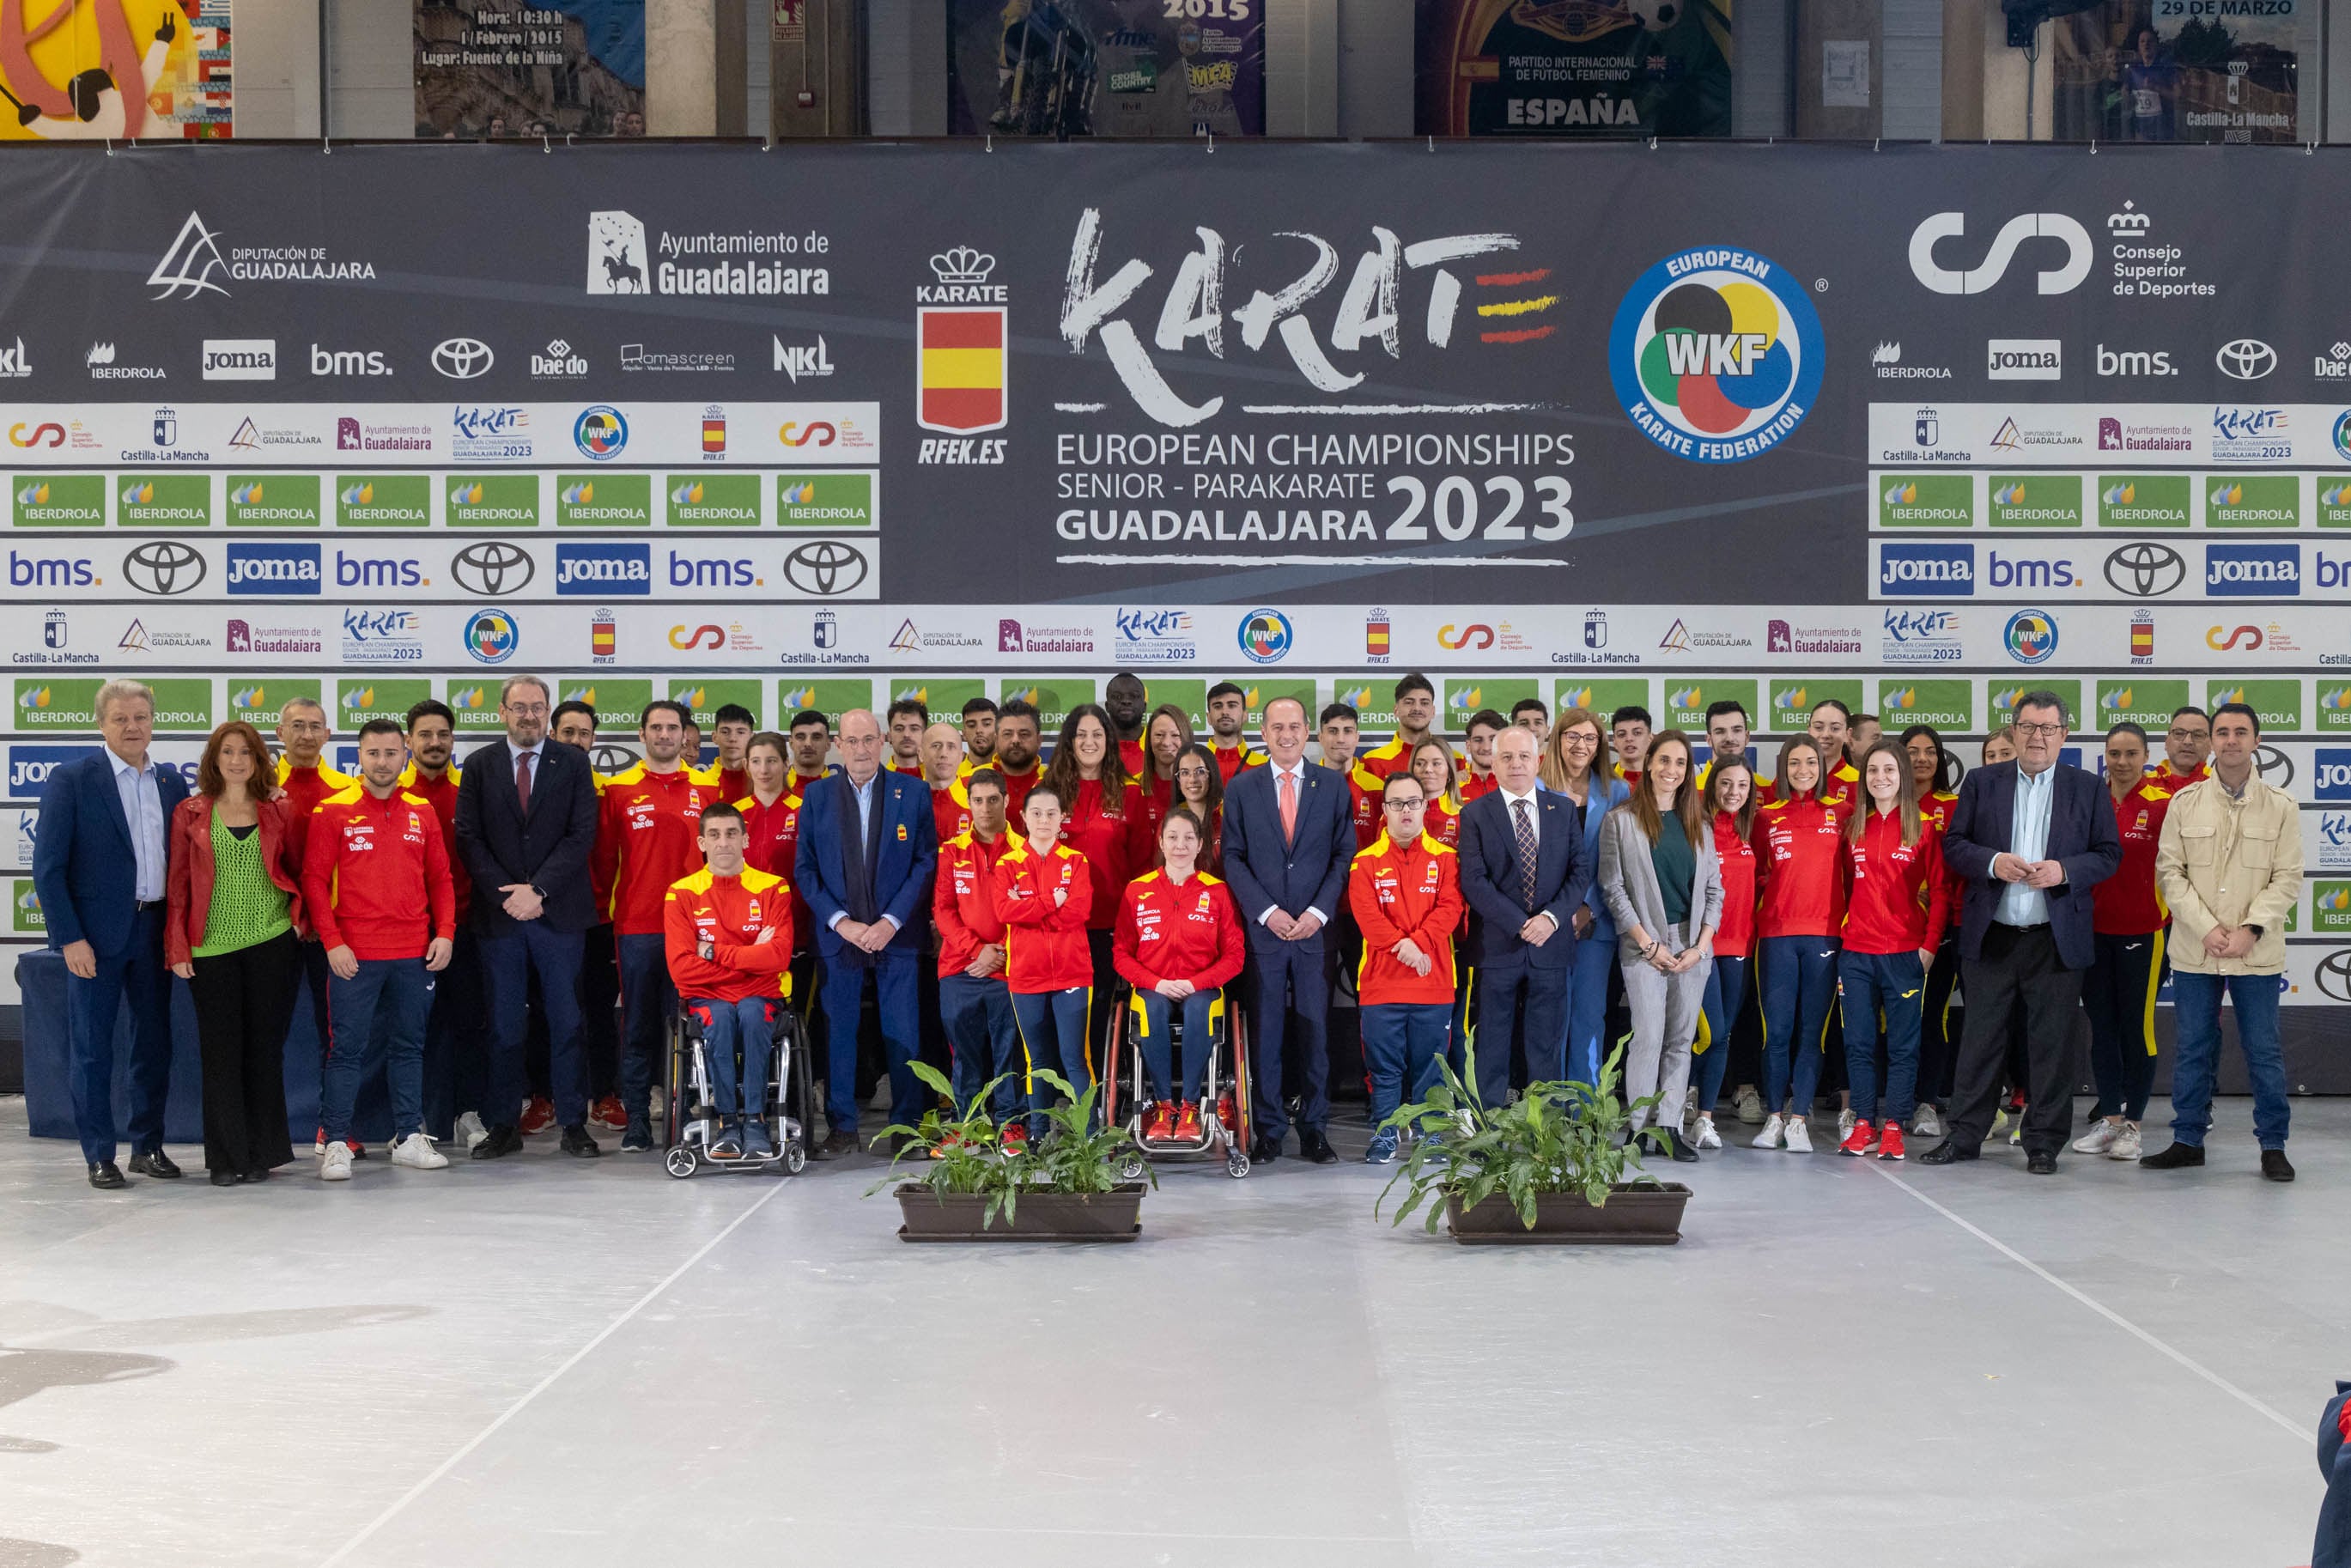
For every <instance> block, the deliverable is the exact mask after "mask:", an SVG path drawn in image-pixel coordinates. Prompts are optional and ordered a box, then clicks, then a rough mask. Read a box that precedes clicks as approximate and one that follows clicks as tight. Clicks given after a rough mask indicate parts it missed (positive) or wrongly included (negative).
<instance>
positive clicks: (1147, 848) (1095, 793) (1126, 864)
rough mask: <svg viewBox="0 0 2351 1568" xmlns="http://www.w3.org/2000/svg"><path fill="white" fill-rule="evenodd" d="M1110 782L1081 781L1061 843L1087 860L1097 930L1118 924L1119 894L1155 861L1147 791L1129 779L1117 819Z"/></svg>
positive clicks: (1064, 823) (1063, 821)
mask: <svg viewBox="0 0 2351 1568" xmlns="http://www.w3.org/2000/svg"><path fill="white" fill-rule="evenodd" d="M1104 782H1105V781H1104V780H1103V779H1079V780H1078V798H1077V799H1076V800H1072V801H1071V803H1070V814H1069V815H1068V816H1066V817H1064V818H1062V819H1061V841H1062V842H1063V843H1064V844H1065V845H1067V846H1068V847H1069V848H1071V849H1073V850H1076V851H1077V852H1079V853H1080V854H1081V855H1083V856H1085V857H1086V871H1087V873H1088V875H1089V876H1090V877H1091V879H1092V881H1091V886H1092V891H1093V907H1092V911H1091V912H1090V913H1089V914H1088V915H1087V920H1086V923H1087V924H1088V925H1091V926H1092V927H1093V929H1095V930H1096V931H1109V930H1112V929H1113V928H1115V927H1116V926H1117V925H1118V894H1119V890H1120V889H1121V888H1123V887H1124V886H1125V885H1126V883H1127V879H1128V877H1130V876H1131V875H1133V874H1134V868H1135V867H1136V866H1143V865H1149V864H1150V863H1151V860H1152V842H1151V815H1150V813H1149V812H1148V811H1147V810H1144V804H1143V787H1142V786H1141V785H1139V784H1136V783H1134V782H1132V781H1129V783H1128V784H1127V786H1126V788H1125V789H1123V790H1122V791H1120V794H1119V807H1118V812H1119V814H1118V815H1117V816H1115V817H1113V816H1112V815H1110V814H1109V813H1108V812H1107V811H1106V810H1104V809H1103V805H1102V797H1103V794H1104V789H1103V785H1104ZM1023 799H1024V800H1025V799H1026V797H1025V796H1024V797H1023ZM1013 989H1015V990H1018V989H1019V987H1018V986H1016V987H1014V988H1013Z"/></svg>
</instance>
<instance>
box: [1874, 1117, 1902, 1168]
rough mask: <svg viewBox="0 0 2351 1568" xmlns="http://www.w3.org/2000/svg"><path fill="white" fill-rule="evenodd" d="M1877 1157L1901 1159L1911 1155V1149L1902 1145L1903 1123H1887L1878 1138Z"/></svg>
mask: <svg viewBox="0 0 2351 1568" xmlns="http://www.w3.org/2000/svg"><path fill="white" fill-rule="evenodd" d="M1877 1157H1878V1158H1879V1159H1881V1160H1899V1159H1907V1157H1909V1151H1907V1149H1905V1148H1903V1146H1902V1126H1901V1124H1899V1123H1897V1122H1888V1123H1886V1127H1885V1130H1884V1132H1883V1133H1882V1134H1880V1135H1879V1139H1878V1145H1877Z"/></svg>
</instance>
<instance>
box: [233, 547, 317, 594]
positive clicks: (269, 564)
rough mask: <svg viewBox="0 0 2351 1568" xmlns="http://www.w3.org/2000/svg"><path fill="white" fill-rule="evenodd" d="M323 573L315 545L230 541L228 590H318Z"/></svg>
mask: <svg viewBox="0 0 2351 1568" xmlns="http://www.w3.org/2000/svg"><path fill="white" fill-rule="evenodd" d="M324 576H325V574H324V572H322V571H321V570H320V569H319V547H318V546H317V545H264V544H232V545H230V546H229V547H228V591H230V592H231V593H235V594H243V595H254V594H272V595H277V594H289V593H313V594H314V593H317V592H318V591H319V583H320V582H321V580H323V579H324Z"/></svg>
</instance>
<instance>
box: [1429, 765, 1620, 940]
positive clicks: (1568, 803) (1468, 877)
mask: <svg viewBox="0 0 2351 1568" xmlns="http://www.w3.org/2000/svg"><path fill="white" fill-rule="evenodd" d="M1592 803H1593V806H1595V807H1602V806H1603V798H1602V795H1601V792H1600V791H1599V790H1598V789H1593V793H1592ZM1535 810H1536V812H1537V820H1536V823H1535V905H1536V909H1535V913H1542V912H1546V911H1547V912H1549V914H1550V915H1551V917H1552V919H1554V920H1556V921H1558V922H1559V931H1558V933H1557V934H1556V935H1555V936H1552V939H1551V940H1550V941H1548V942H1545V943H1544V944H1543V945H1542V946H1540V947H1531V946H1528V945H1527V944H1526V943H1524V942H1522V941H1520V939H1519V927H1520V926H1521V925H1525V924H1526V923H1527V920H1528V916H1529V911H1528V909H1527V907H1526V904H1525V903H1524V902H1523V901H1522V900H1521V899H1520V896H1519V833H1518V829H1517V828H1516V827H1515V826H1514V825H1513V824H1512V823H1511V821H1510V802H1509V801H1507V800H1503V799H1502V792H1501V791H1500V790H1499V789H1493V790H1489V791H1488V792H1487V793H1485V794H1483V795H1480V796H1479V797H1478V798H1477V799H1476V800H1472V801H1470V802H1469V804H1468V806H1466V807H1464V808H1463V809H1462V811H1461V847H1460V855H1461V896H1462V897H1463V898H1464V899H1465V900H1467V901H1468V905H1469V916H1470V918H1469V944H1470V947H1469V950H1470V952H1471V953H1472V954H1473V955H1475V958H1474V961H1475V962H1477V963H1478V964H1480V965H1486V964H1494V963H1499V962H1503V961H1506V960H1509V959H1512V958H1516V957H1518V956H1520V955H1521V954H1523V955H1525V956H1526V958H1527V961H1528V962H1529V963H1531V964H1532V965H1534V966H1536V967H1539V968H1546V969H1563V968H1565V967H1568V966H1569V965H1571V964H1573V963H1574V962H1575V918H1574V917H1575V911H1576V909H1577V907H1578V906H1579V905H1581V904H1583V902H1584V900H1585V899H1586V898H1587V897H1589V896H1590V895H1591V893H1592V876H1593V866H1592V864H1591V857H1590V856H1588V855H1586V854H1585V853H1584V852H1583V818H1582V816H1581V815H1580V814H1579V813H1578V812H1577V810H1576V809H1575V802H1574V801H1573V800H1570V799H1568V798H1567V797H1566V796H1564V795H1558V794H1553V793H1552V792H1551V791H1550V790H1547V789H1538V790H1536V791H1535Z"/></svg>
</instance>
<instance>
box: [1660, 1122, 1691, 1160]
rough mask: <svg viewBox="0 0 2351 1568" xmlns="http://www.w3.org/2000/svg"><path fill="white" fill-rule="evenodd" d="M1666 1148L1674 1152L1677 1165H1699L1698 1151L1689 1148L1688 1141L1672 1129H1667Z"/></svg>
mask: <svg viewBox="0 0 2351 1568" xmlns="http://www.w3.org/2000/svg"><path fill="white" fill-rule="evenodd" d="M1666 1146H1667V1148H1669V1149H1671V1150H1672V1151H1673V1155H1674V1163H1675V1164H1677V1165H1685V1166H1694V1165H1696V1164H1698V1151H1697V1150H1696V1149H1693V1148H1691V1147H1690V1146H1689V1140H1688V1139H1687V1138H1685V1137H1683V1136H1682V1135H1681V1134H1679V1133H1677V1132H1675V1131H1674V1130H1673V1129H1672V1128H1670V1127H1668V1128H1667V1129H1666Z"/></svg>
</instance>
